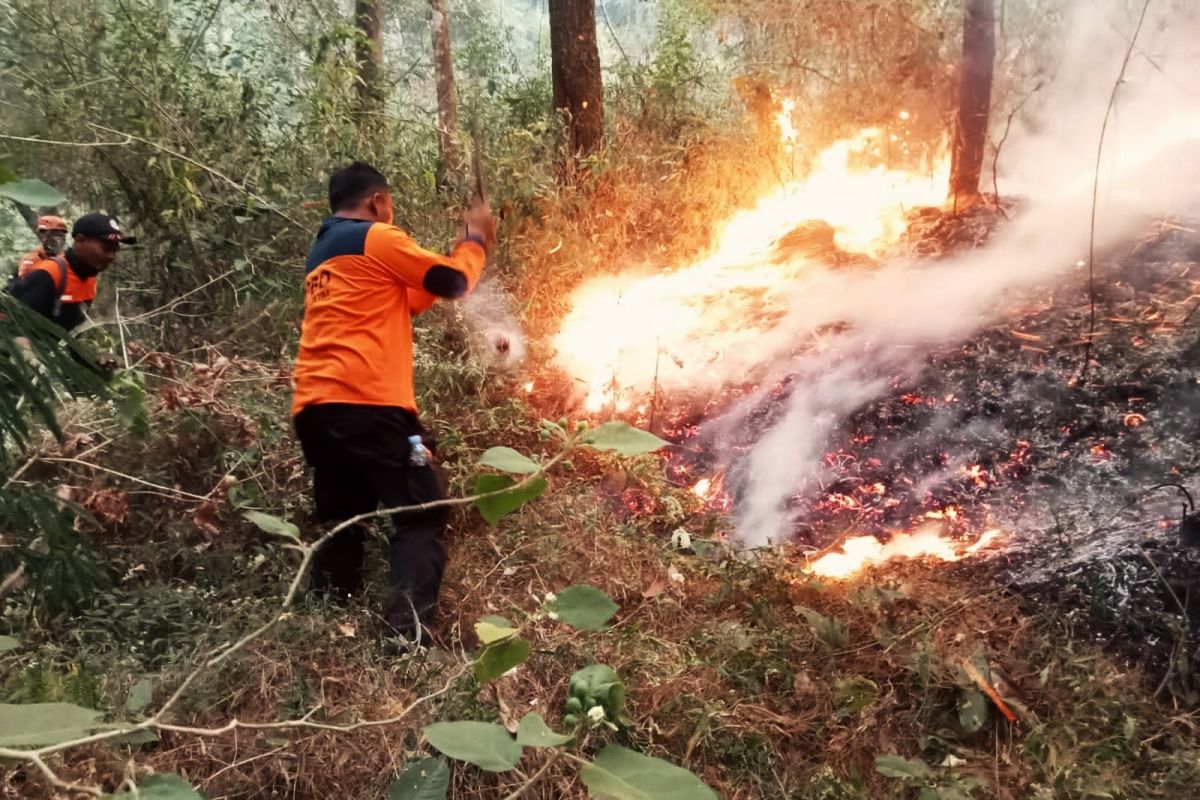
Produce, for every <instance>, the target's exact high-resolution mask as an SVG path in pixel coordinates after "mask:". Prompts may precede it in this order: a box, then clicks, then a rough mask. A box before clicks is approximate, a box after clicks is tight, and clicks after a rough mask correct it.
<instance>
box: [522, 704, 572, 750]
mask: <svg viewBox="0 0 1200 800" xmlns="http://www.w3.org/2000/svg"><path fill="white" fill-rule="evenodd" d="M569 741H571V737H570V736H569V735H567V734H564V733H555V732H554V731H553V730H551V729H550V726H549V725H547V724H546V720H544V719H542V715H541V714H539V713H537V712H536V711H531V712H529V713H528V714H526V715H525V716H523V717H521V721H520V722H519V723H517V743H518V744H520V745H522V746H524V747H559V746H561V745H564V744H566V743H567V742H569Z"/></svg>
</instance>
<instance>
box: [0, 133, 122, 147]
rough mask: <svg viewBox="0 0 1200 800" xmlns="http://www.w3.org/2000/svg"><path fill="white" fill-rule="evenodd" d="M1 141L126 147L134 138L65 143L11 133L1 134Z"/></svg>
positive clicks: (68, 145) (72, 145) (62, 145)
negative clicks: (116, 140) (115, 140)
mask: <svg viewBox="0 0 1200 800" xmlns="http://www.w3.org/2000/svg"><path fill="white" fill-rule="evenodd" d="M0 139H8V140H10V141H13V142H30V143H32V144H53V145H57V146H59V147H124V146H125V145H129V144H133V137H132V136H129V137H127V138H126V139H125V141H123V142H64V141H60V140H57V139H39V138H38V137H36V136H13V135H12V134H10V133H0Z"/></svg>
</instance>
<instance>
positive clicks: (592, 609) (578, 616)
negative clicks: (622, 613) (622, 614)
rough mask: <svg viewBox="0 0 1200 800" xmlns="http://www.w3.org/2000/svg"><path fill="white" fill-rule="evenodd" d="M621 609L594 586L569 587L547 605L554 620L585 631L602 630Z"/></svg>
mask: <svg viewBox="0 0 1200 800" xmlns="http://www.w3.org/2000/svg"><path fill="white" fill-rule="evenodd" d="M619 609H620V606H618V605H617V604H616V603H614V602H613V601H612V599H611V598H610V597H609V596H608V595H606V594H605V593H604V592H602V591H600V590H599V589H597V588H596V587H594V586H568V587H567V588H565V589H563V590H561V591H559V592H558V593H556V594H555V596H554V599H553V600H551V601H549V602H548V603H547V604H546V610H547V611H548V612H549V613H550V614H551V615H552V616H553V618H554V619H557V620H558V621H559V622H564V623H566V624H567V625H570V626H571V627H572V628H579V629H580V630H585V631H596V630H600V629H601V628H603V627H604V624H605V623H606V622H608V621H609V620H610V619H612V617H613V615H614V614H616V613H617V611H618V610H619Z"/></svg>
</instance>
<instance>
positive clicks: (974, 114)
mask: <svg viewBox="0 0 1200 800" xmlns="http://www.w3.org/2000/svg"><path fill="white" fill-rule="evenodd" d="M995 60H996V15H995V6H994V3H993V0H964V8H963V55H962V64H961V65H960V67H959V82H958V117H957V121H956V124H955V130H954V153H953V159H952V161H951V166H950V196H951V198H952V199H953V201H954V208H955V210H958V209H959V208H963V207H967V206H971V205H973V204H974V203H976V202H977V201H978V200H979V174H980V172H981V170H982V168H983V151H984V147H985V145H986V144H987V130H988V112H989V109H990V107H991V103H992V69H993V67H994V64H995Z"/></svg>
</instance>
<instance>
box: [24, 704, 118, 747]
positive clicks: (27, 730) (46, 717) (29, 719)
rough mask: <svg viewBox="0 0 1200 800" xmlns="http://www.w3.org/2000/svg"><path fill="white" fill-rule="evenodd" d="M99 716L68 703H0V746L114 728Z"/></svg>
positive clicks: (63, 739) (28, 744) (51, 741)
mask: <svg viewBox="0 0 1200 800" xmlns="http://www.w3.org/2000/svg"><path fill="white" fill-rule="evenodd" d="M101 716H103V714H102V713H101V712H99V711H92V710H91V709H87V708H80V707H79V706H77V705H73V704H71V703H30V704H28V705H12V704H11V703H0V747H43V746H45V745H51V744H58V743H60V742H67V741H70V740H72V739H78V738H80V737H81V736H86V735H88V734H89V733H95V732H96V731H101V730H106V729H109V728H112V727H114V726H112V725H109V724H107V723H104V722H101V721H100V717H101Z"/></svg>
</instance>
